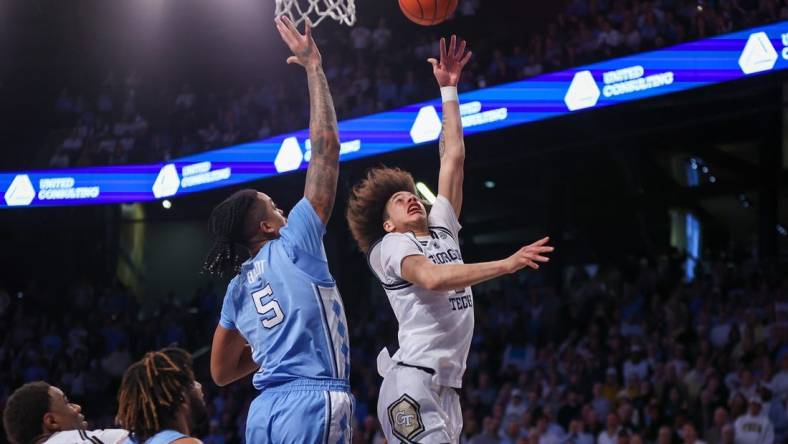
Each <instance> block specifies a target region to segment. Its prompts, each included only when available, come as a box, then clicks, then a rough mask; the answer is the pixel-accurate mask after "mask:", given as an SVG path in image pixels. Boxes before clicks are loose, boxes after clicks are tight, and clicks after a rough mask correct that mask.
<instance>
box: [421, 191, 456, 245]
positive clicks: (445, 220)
mask: <svg viewBox="0 0 788 444" xmlns="http://www.w3.org/2000/svg"><path fill="white" fill-rule="evenodd" d="M428 221H429V225H430V228H434V227H438V228H444V229H447V230H449V232H450V233H451V235H452V237H454V240H455V241H457V235H458V234H459V232H460V229H462V225H460V221H459V220H458V219H457V214H456V213H455V212H454V207H452V206H451V202H449V200H448V199H446V198H445V197H444V196H441V195H440V194H439V195H438V197H437V198H436V199H435V202H434V203H433V204H432V209H431V210H430V215H429V218H428ZM458 242H459V241H458Z"/></svg>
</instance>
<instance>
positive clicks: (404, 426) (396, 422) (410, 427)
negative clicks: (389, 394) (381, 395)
mask: <svg viewBox="0 0 788 444" xmlns="http://www.w3.org/2000/svg"><path fill="white" fill-rule="evenodd" d="M420 410H421V406H420V405H419V403H418V402H416V401H415V400H414V399H413V398H411V397H410V396H408V395H402V397H400V398H399V399H398V400H396V401H394V402H393V403H392V404H391V405H390V406H389V422H390V423H391V428H392V430H393V432H394V435H396V436H397V437H398V438H400V439H402V440H404V441H406V442H410V439H411V438H413V437H414V436H416V435H418V434H419V433H421V432H423V431H424V423H423V422H422V421H421V412H420Z"/></svg>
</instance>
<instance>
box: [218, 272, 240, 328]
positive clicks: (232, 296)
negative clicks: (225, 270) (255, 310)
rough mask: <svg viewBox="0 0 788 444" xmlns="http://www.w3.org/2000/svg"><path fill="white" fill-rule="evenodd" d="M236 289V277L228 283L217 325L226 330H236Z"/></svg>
mask: <svg viewBox="0 0 788 444" xmlns="http://www.w3.org/2000/svg"><path fill="white" fill-rule="evenodd" d="M238 288H239V286H238V277H236V278H234V279H233V280H232V281H230V284H229V285H228V286H227V293H225V295H224V301H223V302H222V312H221V314H220V315H219V325H221V326H222V327H223V328H226V329H228V330H235V329H236V326H235V316H236V312H237V310H236V305H235V304H237V303H238V298H237V293H238Z"/></svg>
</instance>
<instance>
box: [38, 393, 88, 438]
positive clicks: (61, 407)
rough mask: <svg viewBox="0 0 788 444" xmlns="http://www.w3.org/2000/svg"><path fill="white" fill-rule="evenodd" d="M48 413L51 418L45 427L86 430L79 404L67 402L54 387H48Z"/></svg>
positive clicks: (64, 396) (62, 394) (66, 398)
mask: <svg viewBox="0 0 788 444" xmlns="http://www.w3.org/2000/svg"><path fill="white" fill-rule="evenodd" d="M49 398H50V399H51V401H50V404H49V412H48V413H47V415H51V418H50V419H49V420H47V423H48V424H47V425H48V426H49V427H51V428H52V429H54V430H75V429H84V428H87V426H88V423H87V421H85V416H83V415H82V407H80V406H79V404H74V403H73V402H69V400H68V397H66V395H65V394H64V393H63V390H60V389H59V388H57V387H55V386H51V387H49Z"/></svg>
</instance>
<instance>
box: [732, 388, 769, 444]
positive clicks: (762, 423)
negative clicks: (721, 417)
mask: <svg viewBox="0 0 788 444" xmlns="http://www.w3.org/2000/svg"><path fill="white" fill-rule="evenodd" d="M749 401H750V405H749V409H748V411H747V414H745V415H743V416H741V417H739V418H738V419H736V422H734V428H735V437H736V438H735V440H736V444H773V443H774V426H773V425H772V422H771V421H770V420H769V417H768V416H766V415H765V414H763V413H764V412H763V401H762V400H761V398H760V397H759V396H757V395H756V396H752V397H751V398H750V400H749Z"/></svg>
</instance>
